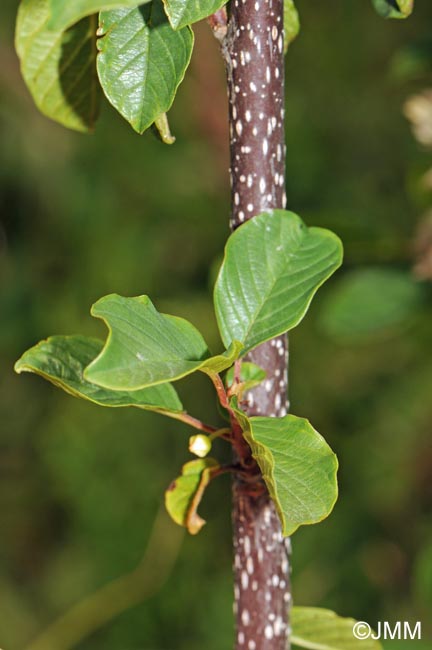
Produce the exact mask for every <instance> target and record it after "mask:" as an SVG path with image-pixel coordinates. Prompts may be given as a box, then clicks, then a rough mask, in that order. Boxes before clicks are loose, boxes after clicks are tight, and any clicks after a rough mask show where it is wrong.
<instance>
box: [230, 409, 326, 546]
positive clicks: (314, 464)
mask: <svg viewBox="0 0 432 650" xmlns="http://www.w3.org/2000/svg"><path fill="white" fill-rule="evenodd" d="M233 402H234V409H235V413H236V416H237V418H238V420H239V423H240V426H241V427H242V429H243V435H244V437H245V439H246V441H247V443H248V444H249V446H250V447H251V449H252V455H253V457H254V458H255V460H256V461H257V463H258V465H259V467H260V469H261V472H262V475H263V479H264V481H265V484H266V485H267V489H268V491H269V493H270V496H271V497H272V499H273V501H274V502H275V505H276V508H277V510H278V512H279V516H280V519H281V522H282V529H283V534H284V535H286V536H288V535H292V533H294V532H295V531H296V530H297V528H298V527H299V526H304V525H306V524H315V523H318V522H319V521H322V520H323V519H325V518H326V517H327V516H328V515H329V514H330V512H331V511H332V509H333V506H334V504H335V503H336V499H337V495H338V488H337V478H336V474H337V469H338V461H337V458H336V455H335V454H334V453H333V451H332V450H331V449H330V447H329V446H328V444H327V443H326V441H325V440H324V438H323V437H322V436H321V435H320V434H319V433H318V432H317V431H315V429H314V428H313V427H312V426H311V424H310V423H309V422H308V421H307V420H305V419H303V418H298V417H296V416H294V415H286V416H285V417H283V418H265V417H251V418H248V417H246V415H245V414H244V413H243V412H242V411H239V410H238V409H237V408H236V407H235V400H233Z"/></svg>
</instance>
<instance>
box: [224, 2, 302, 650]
mask: <svg viewBox="0 0 432 650" xmlns="http://www.w3.org/2000/svg"><path fill="white" fill-rule="evenodd" d="M283 38H284V35H283V0H233V2H232V4H231V15H230V18H229V23H228V31H227V34H226V37H225V39H224V41H223V42H222V49H223V52H224V55H225V61H226V67H227V76H228V92H229V118H230V150H231V170H230V171H231V182H232V213H231V227H232V228H233V229H234V228H236V227H238V226H239V225H241V224H242V223H243V222H244V221H246V220H247V219H250V218H252V217H253V216H254V215H257V214H259V213H260V212H263V211H265V210H268V209H272V208H284V207H285V204H286V197H285V138H284V52H283ZM248 359H249V360H250V361H253V362H254V363H256V364H258V365H259V366H261V367H262V368H264V369H265V370H266V373H267V379H266V381H265V382H264V383H263V384H261V385H260V386H259V387H258V388H256V389H254V390H253V391H251V392H250V393H249V394H248V396H247V402H248V406H247V409H246V410H247V413H248V414H249V415H264V416H273V417H276V416H279V417H280V416H283V415H285V414H286V412H287V360H288V350H287V338H286V336H281V337H278V338H276V339H274V340H273V341H270V342H268V343H265V344H264V345H262V346H260V347H259V348H257V349H256V350H254V351H253V352H252V353H251V354H249V356H248ZM233 495H234V505H233V530H234V552H235V559H234V578H235V614H236V623H237V624H236V650H287V648H289V605H290V600H291V594H290V567H289V552H288V550H289V542H287V540H284V539H283V537H282V532H281V525H280V521H279V518H278V515H277V513H276V510H275V507H274V504H273V502H272V500H271V499H270V498H269V496H268V493H267V492H266V491H265V490H261V491H260V490H258V491H255V490H252V489H251V485H250V484H247V483H244V482H242V481H241V480H239V479H236V480H235V481H234V485H233Z"/></svg>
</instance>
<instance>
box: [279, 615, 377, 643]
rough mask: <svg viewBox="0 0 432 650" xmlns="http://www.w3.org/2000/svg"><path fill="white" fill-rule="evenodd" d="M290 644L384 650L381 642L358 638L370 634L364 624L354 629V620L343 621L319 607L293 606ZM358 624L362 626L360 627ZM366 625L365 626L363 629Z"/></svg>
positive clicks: (345, 619)
mask: <svg viewBox="0 0 432 650" xmlns="http://www.w3.org/2000/svg"><path fill="white" fill-rule="evenodd" d="M291 624H292V636H291V643H292V644H293V645H294V646H295V647H298V648H308V649H309V650H382V645H381V643H380V642H379V641H375V640H374V639H371V638H370V637H369V638H367V637H366V636H365V637H364V638H362V639H360V638H359V639H357V638H356V637H355V634H354V629H356V630H358V634H359V635H361V634H362V633H363V634H365V635H367V634H368V632H369V631H368V628H367V627H364V625H365V624H364V623H363V624H360V626H359V627H357V628H355V625H356V621H355V620H354V619H352V618H341V617H340V616H338V615H337V614H335V613H334V612H332V611H331V610H329V609H320V608H319V607H293V608H292V610H291ZM357 625H359V624H357ZM362 626H363V627H362Z"/></svg>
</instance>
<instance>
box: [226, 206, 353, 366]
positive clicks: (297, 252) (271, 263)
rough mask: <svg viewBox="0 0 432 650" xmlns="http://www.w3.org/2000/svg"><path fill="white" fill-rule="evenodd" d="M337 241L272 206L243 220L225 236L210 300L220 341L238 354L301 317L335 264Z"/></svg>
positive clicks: (338, 254) (339, 250)
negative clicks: (236, 345)
mask: <svg viewBox="0 0 432 650" xmlns="http://www.w3.org/2000/svg"><path fill="white" fill-rule="evenodd" d="M341 262H342V244H341V241H340V239H339V238H338V237H337V236H336V235H334V234H333V233H332V232H330V231H328V230H324V229H322V228H307V227H306V226H305V225H304V223H303V222H302V220H301V219H300V217H298V216H297V215H295V214H294V213H292V212H286V211H284V210H274V211H272V212H269V213H264V214H261V215H259V216H257V217H254V218H253V219H251V220H250V221H248V222H246V223H244V224H243V225H242V226H240V228H238V229H237V230H236V231H235V232H234V233H233V234H232V235H231V236H230V238H229V239H228V243H227V245H226V248H225V257H224V261H223V263H222V267H221V270H220V272H219V276H218V278H217V281H216V286H215V292H214V301H215V309H216V315H217V320H218V324H219V330H220V332H221V336H222V340H223V342H224V343H225V345H226V346H228V345H229V344H230V343H231V341H232V340H233V339H235V340H238V341H241V342H242V343H243V345H244V350H243V354H245V353H246V352H248V351H249V350H251V349H252V348H254V347H256V346H257V345H259V344H260V343H264V342H265V341H268V340H270V339H272V338H273V337H275V336H278V335H279V334H282V333H283V332H286V331H288V330H290V329H292V328H293V327H295V326H296V325H298V323H299V322H300V321H301V320H302V318H303V316H304V315H305V313H306V311H307V309H308V307H309V305H310V302H311V300H312V298H313V296H314V294H315V293H316V291H317V289H318V288H319V287H320V286H321V285H322V284H323V282H325V280H327V278H328V277H329V276H330V275H331V274H332V273H333V272H334V271H335V270H336V269H337V268H338V267H339V266H340V264H341Z"/></svg>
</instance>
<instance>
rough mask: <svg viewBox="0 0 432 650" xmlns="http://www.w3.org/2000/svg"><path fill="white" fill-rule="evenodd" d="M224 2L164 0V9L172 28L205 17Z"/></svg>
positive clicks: (218, 0)
mask: <svg viewBox="0 0 432 650" xmlns="http://www.w3.org/2000/svg"><path fill="white" fill-rule="evenodd" d="M224 4H225V1H224V0H164V5H165V11H166V13H167V16H168V18H169V21H170V23H171V25H172V26H173V27H174V29H180V28H181V27H185V26H186V25H192V24H193V23H196V22H197V21H198V20H201V19H202V18H207V16H210V15H211V14H213V13H214V12H215V11H217V10H218V9H220V8H221V7H223V5H224Z"/></svg>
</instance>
